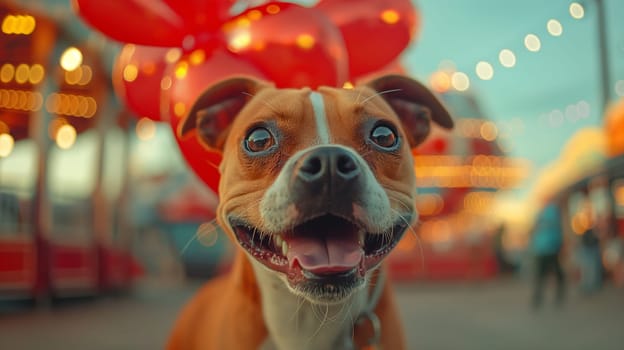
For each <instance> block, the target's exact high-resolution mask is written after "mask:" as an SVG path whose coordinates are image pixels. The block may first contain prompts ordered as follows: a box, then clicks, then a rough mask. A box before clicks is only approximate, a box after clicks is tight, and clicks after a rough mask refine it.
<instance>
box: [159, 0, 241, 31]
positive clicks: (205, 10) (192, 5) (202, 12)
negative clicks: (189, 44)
mask: <svg viewBox="0 0 624 350" xmlns="http://www.w3.org/2000/svg"><path fill="white" fill-rule="evenodd" d="M162 1H164V2H165V4H167V6H168V7H169V8H171V10H173V11H174V12H175V13H176V14H177V15H178V16H179V17H180V18H183V19H184V22H185V24H186V26H187V27H188V28H189V29H190V31H191V32H192V33H193V34H195V35H199V34H200V33H205V32H213V31H216V30H217V29H218V28H219V27H220V26H221V25H222V24H223V23H224V22H225V21H227V20H228V19H229V18H230V17H232V16H231V15H230V9H231V8H232V5H234V4H235V3H236V0H183V1H180V0H162Z"/></svg>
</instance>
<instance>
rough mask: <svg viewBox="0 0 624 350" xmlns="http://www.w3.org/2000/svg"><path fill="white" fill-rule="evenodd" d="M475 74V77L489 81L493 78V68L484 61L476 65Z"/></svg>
mask: <svg viewBox="0 0 624 350" xmlns="http://www.w3.org/2000/svg"><path fill="white" fill-rule="evenodd" d="M476 72H477V76H478V77H479V78H480V79H482V80H490V79H492V78H493V77H494V68H493V67H492V65H491V64H490V63H489V62H486V61H480V62H479V63H477V67H476Z"/></svg>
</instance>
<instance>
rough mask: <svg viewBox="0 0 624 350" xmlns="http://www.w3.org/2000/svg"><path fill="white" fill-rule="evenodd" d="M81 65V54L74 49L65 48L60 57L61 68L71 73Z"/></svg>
mask: <svg viewBox="0 0 624 350" xmlns="http://www.w3.org/2000/svg"><path fill="white" fill-rule="evenodd" d="M81 64H82V52H81V51H80V50H78V49H77V48H75V47H73V46H72V47H69V48H67V49H66V50H65V51H64V52H63V54H62V55H61V67H62V68H63V69H65V70H67V71H72V70H74V69H76V68H78V67H80V65H81Z"/></svg>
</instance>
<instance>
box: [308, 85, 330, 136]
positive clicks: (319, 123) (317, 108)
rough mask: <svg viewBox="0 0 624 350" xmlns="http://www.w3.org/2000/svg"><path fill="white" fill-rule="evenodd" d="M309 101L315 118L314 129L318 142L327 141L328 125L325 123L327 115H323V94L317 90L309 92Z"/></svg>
mask: <svg viewBox="0 0 624 350" xmlns="http://www.w3.org/2000/svg"><path fill="white" fill-rule="evenodd" d="M310 101H311V102H312V109H313V110H314V118H315V120H316V131H317V132H318V137H319V142H320V143H321V144H328V143H329V127H328V125H327V115H325V103H324V102H323V95H321V94H319V93H318V92H311V93H310Z"/></svg>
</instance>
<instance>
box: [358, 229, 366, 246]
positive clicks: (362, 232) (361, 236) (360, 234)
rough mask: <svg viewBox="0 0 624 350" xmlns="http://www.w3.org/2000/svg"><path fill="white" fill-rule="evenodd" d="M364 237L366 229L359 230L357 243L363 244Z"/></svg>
mask: <svg viewBox="0 0 624 350" xmlns="http://www.w3.org/2000/svg"><path fill="white" fill-rule="evenodd" d="M365 238H366V231H364V230H361V231H360V232H358V243H359V244H360V245H363V244H364V239H365Z"/></svg>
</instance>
